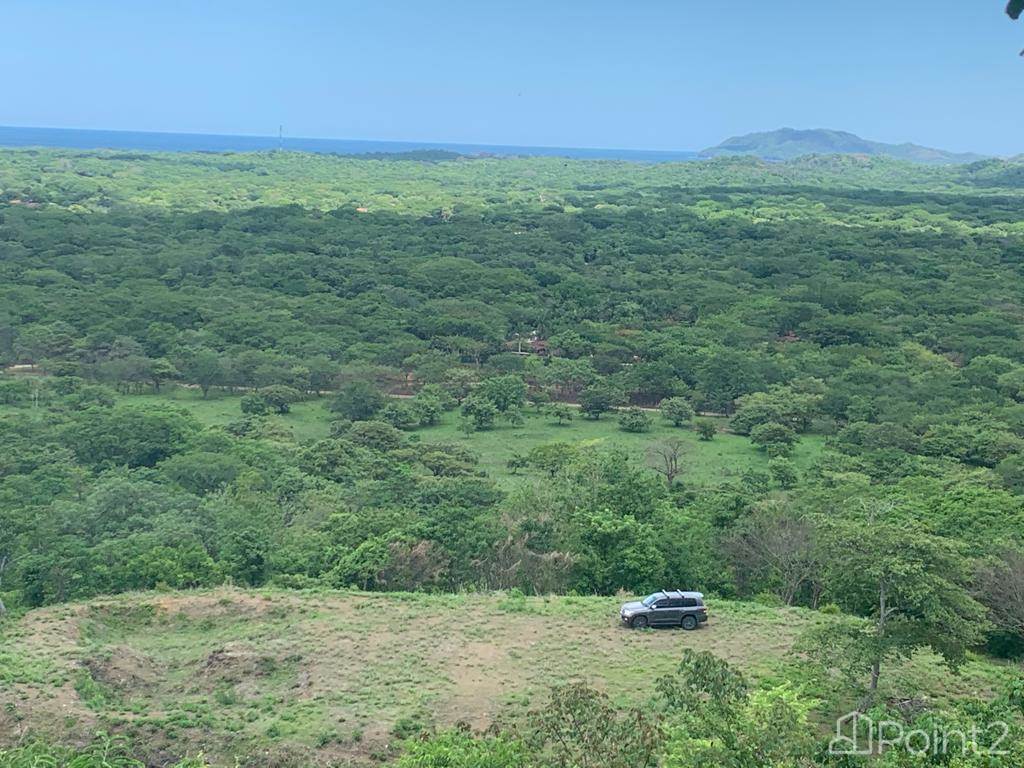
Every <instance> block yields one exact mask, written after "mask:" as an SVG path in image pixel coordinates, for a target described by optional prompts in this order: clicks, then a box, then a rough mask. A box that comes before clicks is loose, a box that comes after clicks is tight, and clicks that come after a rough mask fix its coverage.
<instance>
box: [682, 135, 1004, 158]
mask: <svg viewBox="0 0 1024 768" xmlns="http://www.w3.org/2000/svg"><path fill="white" fill-rule="evenodd" d="M700 154H701V156H702V157H705V158H714V157H723V156H730V155H752V156H754V157H760V158H762V159H765V160H793V159H795V158H797V157H802V156H804V155H868V156H873V157H874V156H881V157H892V158H895V159H897V160H908V161H910V162H914V163H925V164H929V165H955V164H960V163H972V162H975V161H977V160H982V159H984V157H985V156H984V155H978V154H974V153H956V152H947V151H945V150H942V149H933V148H931V147H922V146H920V145H918V144H909V143H908V144H885V143H883V142H879V141H869V140H868V139H862V138H861V137H860V136H857V135H855V134H852V133H848V132H846V131H834V130H828V129H824V128H815V129H811V130H797V129H795V128H780V129H779V130H776V131H764V132H761V133H748V134H746V135H744V136H733V137H732V138H729V139H726V140H725V141H723V142H722V143H721V144H719V145H717V146H715V147H709V148H708V149H705V150H703V151H702V152H701V153H700Z"/></svg>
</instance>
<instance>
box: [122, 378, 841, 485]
mask: <svg viewBox="0 0 1024 768" xmlns="http://www.w3.org/2000/svg"><path fill="white" fill-rule="evenodd" d="M124 399H125V400H127V401H129V402H170V403H173V404H175V405H179V406H181V407H183V408H186V409H188V410H189V411H191V412H192V413H193V414H195V415H196V417H197V418H198V419H199V420H200V421H202V422H203V423H204V424H210V425H217V424H227V423H228V422H230V421H234V420H236V419H238V418H240V416H241V410H240V407H239V400H240V399H241V398H240V396H237V395H227V394H221V393H211V395H210V397H209V398H207V399H204V398H203V397H202V395H201V394H200V393H199V392H198V391H197V390H194V389H188V388H184V387H172V388H167V389H166V390H165V391H164V392H161V393H159V394H143V395H128V396H126V397H125V398H124ZM327 402H328V400H327V398H319V399H313V400H307V401H305V402H301V403H296V404H294V405H293V406H292V410H291V413H288V414H285V415H283V416H272V417H271V418H273V419H275V420H277V421H278V422H279V423H281V424H283V425H286V426H287V427H288V428H290V429H291V431H292V434H293V435H294V436H295V439H296V440H299V441H307V440H317V439H320V438H324V437H327V435H328V434H329V433H330V426H329V423H330V418H331V414H330V413H329V412H328V411H327V409H326V405H327ZM652 415H653V416H654V417H655V418H654V425H653V427H652V429H651V431H650V432H645V433H640V434H635V433H629V432H623V431H622V430H621V429H619V427H618V422H617V420H616V418H615V416H614V415H613V414H606V415H605V416H603V417H602V418H601V419H600V420H597V421H595V420H592V419H584V418H579V417H577V418H576V419H574V420H573V421H572V422H571V423H569V424H568V425H564V426H559V425H558V424H557V423H555V422H554V420H552V419H550V418H548V417H546V416H540V415H537V414H536V413H533V412H527V413H526V423H525V424H523V425H522V426H520V427H513V426H510V425H508V424H505V423H501V422H499V423H498V425H497V426H496V427H495V428H494V429H491V430H486V431H482V432H474V433H472V434H470V435H465V434H463V432H461V431H460V430H459V429H458V421H459V418H458V414H457V413H454V412H453V413H446V414H444V418H443V419H442V421H441V423H440V424H438V425H436V426H434V427H429V428H425V429H420V430H417V431H415V432H413V433H411V434H412V435H414V436H416V438H418V439H420V440H424V441H431V442H452V443H457V444H460V445H464V446H466V447H467V448H469V449H470V450H471V451H473V452H474V453H476V454H478V455H479V456H480V466H481V468H483V469H484V470H486V472H487V474H488V475H490V476H491V477H493V478H495V479H496V480H498V481H499V482H501V483H502V484H505V485H507V484H510V483H513V482H515V478H514V477H513V476H512V474H511V473H510V471H509V470H508V468H507V467H506V462H507V461H508V460H509V459H510V458H511V457H512V456H513V454H516V453H520V454H524V453H527V452H528V451H529V450H530V449H531V448H534V447H536V446H538V445H542V444H544V443H550V442H556V441H563V442H568V443H585V444H589V445H604V446H610V447H617V448H621V449H623V450H625V451H626V452H627V453H628V454H629V455H631V456H635V457H637V459H638V460H641V461H642V460H643V459H644V456H645V452H646V450H647V447H648V446H649V445H650V444H651V443H652V442H655V441H658V440H661V439H664V438H668V437H677V438H679V439H681V440H683V441H684V442H685V444H686V454H685V458H684V460H683V461H682V464H683V467H684V472H683V474H682V479H683V480H685V481H689V482H691V483H694V484H697V485H715V484H717V483H720V482H721V481H723V480H725V479H728V478H729V477H734V476H737V475H741V474H743V473H744V472H746V471H748V470H752V469H753V470H762V471H763V470H765V469H767V464H768V459H767V457H766V456H765V454H764V452H763V451H761V450H758V449H757V448H756V447H755V446H754V445H753V444H752V443H751V442H750V440H748V439H747V438H746V437H743V436H740V435H734V434H730V433H728V432H725V431H724V430H725V429H726V425H727V420H726V419H715V421H716V422H717V423H718V425H719V430H720V431H719V434H718V435H717V436H716V437H715V438H714V439H713V440H710V441H703V440H700V439H699V438H698V437H697V434H696V433H695V432H694V431H693V430H692V429H685V428H684V429H680V428H676V427H673V426H672V425H671V424H669V423H667V422H665V421H664V420H662V419H661V418H660V417H659V416H658V414H652ZM823 445H824V438H823V437H821V436H819V435H805V436H803V437H802V438H801V440H800V442H799V443H798V444H797V447H796V450H795V452H794V454H793V460H794V461H795V463H796V465H797V467H798V468H799V469H801V470H803V469H806V468H807V467H809V466H810V465H811V464H812V463H813V462H814V461H815V460H816V459H817V458H818V457H819V456H820V454H821V450H822V447H823Z"/></svg>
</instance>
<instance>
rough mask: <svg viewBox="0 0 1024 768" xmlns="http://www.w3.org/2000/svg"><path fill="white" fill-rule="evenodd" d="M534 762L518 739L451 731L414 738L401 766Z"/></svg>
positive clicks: (484, 767)
mask: <svg viewBox="0 0 1024 768" xmlns="http://www.w3.org/2000/svg"><path fill="white" fill-rule="evenodd" d="M530 762H531V761H530V759H529V757H528V755H527V753H526V750H525V749H524V748H523V746H522V744H520V743H519V742H517V741H513V740H510V739H507V738H505V737H503V736H481V737H479V738H475V737H473V736H472V735H471V734H468V733H464V732H462V731H448V732H446V733H441V734H438V735H437V736H434V737H433V738H432V739H428V740H426V741H413V742H410V743H409V744H408V746H407V750H406V753H405V754H404V755H402V757H401V758H400V759H399V760H398V764H397V768H522V766H525V765H529V764H530Z"/></svg>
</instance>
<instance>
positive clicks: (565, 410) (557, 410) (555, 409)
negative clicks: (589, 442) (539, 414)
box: [547, 403, 576, 426]
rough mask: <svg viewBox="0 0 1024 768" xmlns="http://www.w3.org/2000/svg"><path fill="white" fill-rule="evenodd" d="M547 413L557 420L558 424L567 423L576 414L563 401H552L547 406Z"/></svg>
mask: <svg viewBox="0 0 1024 768" xmlns="http://www.w3.org/2000/svg"><path fill="white" fill-rule="evenodd" d="M547 413H548V415H549V416H551V417H552V418H554V419H555V421H557V422H558V425H559V426H563V425H565V424H568V423H569V422H571V421H572V420H573V418H575V416H576V413H575V411H574V410H573V409H572V407H571V406H569V405H566V404H565V403H552V404H551V405H549V406H548V408H547Z"/></svg>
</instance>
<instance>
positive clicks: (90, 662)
mask: <svg viewBox="0 0 1024 768" xmlns="http://www.w3.org/2000/svg"><path fill="white" fill-rule="evenodd" d="M82 666H83V667H85V668H86V669H87V670H88V671H89V676H90V677H92V679H93V680H95V681H96V682H97V683H100V684H101V685H104V686H106V687H107V688H110V689H112V690H114V691H117V692H118V693H130V692H132V691H134V690H135V689H137V688H139V687H140V686H144V685H152V684H153V683H155V682H156V681H157V680H158V679H159V677H160V674H161V672H162V668H161V667H160V666H159V665H157V664H156V663H155V662H154V661H153V660H152V659H150V658H148V657H147V656H146V655H144V654H142V653H139V652H138V651H136V650H133V649H132V648H128V647H126V646H123V645H119V646H113V647H112V648H108V649H105V650H104V651H103V652H102V653H100V654H98V655H96V656H91V657H89V658H87V659H85V660H84V661H83V662H82Z"/></svg>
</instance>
